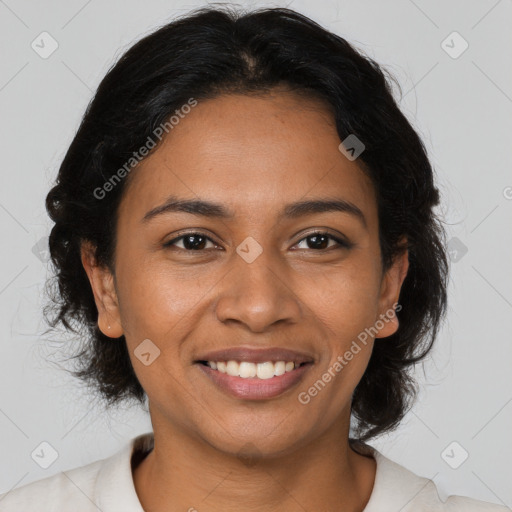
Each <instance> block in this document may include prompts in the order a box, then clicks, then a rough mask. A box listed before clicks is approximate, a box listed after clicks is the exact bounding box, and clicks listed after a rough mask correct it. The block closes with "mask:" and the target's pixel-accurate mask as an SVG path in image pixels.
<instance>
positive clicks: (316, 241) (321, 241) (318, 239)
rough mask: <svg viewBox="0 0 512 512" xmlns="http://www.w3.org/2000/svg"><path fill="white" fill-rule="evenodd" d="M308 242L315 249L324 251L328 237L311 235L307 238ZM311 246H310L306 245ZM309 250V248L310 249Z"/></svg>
mask: <svg viewBox="0 0 512 512" xmlns="http://www.w3.org/2000/svg"><path fill="white" fill-rule="evenodd" d="M308 238H309V240H312V241H313V245H314V246H315V247H314V248H315V249H325V248H326V247H327V245H328V243H329V241H328V237H327V236H325V235H311V236H309V237H308ZM308 245H311V244H308ZM310 248H311V247H310Z"/></svg>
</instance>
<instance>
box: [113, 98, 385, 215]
mask: <svg viewBox="0 0 512 512" xmlns="http://www.w3.org/2000/svg"><path fill="white" fill-rule="evenodd" d="M339 143H340V139H339V136H338V134H337V131H336V127H335V124H334V119H333V116H332V113H331V111H330V109H329V108H328V107H327V106H326V104H324V103H323V102H321V101H319V100H316V99H311V98H306V97H304V96H303V95H297V94H295V93H289V92H273V93H271V94H267V95H251V96H247V95H224V96H219V97H217V98H214V99H208V100H204V101H199V102H198V104H197V105H196V106H195V107H193V108H192V109H191V111H190V112H189V113H188V114H186V115H183V117H182V118H181V119H180V120H179V123H178V124H176V125H174V127H173V128H172V129H171V130H170V132H169V134H168V135H167V136H166V137H165V138H164V139H163V141H162V142H161V143H160V146H159V147H158V148H157V149H156V150H155V151H154V152H153V153H152V154H151V155H150V156H149V157H147V158H146V159H145V160H144V161H142V162H141V163H140V164H139V165H138V166H137V167H136V168H135V169H134V170H132V171H131V173H132V174H131V175H130V176H129V186H128V187H127V188H126V190H125V193H124V197H123V201H122V204H121V208H120V213H121V214H128V215H132V216H138V217H139V218H140V219H141V218H142V217H143V216H144V213H145V212H146V211H148V210H149V209H151V208H154V207H155V206H156V205H158V204H160V203H162V202H164V201H165V200H166V198H167V197H168V196H169V195H171V194H172V195H175V196H179V197H184V198H189V199H198V198H200V199H206V200H212V201H215V202H221V203H224V204H226V205H230V208H231V209H232V210H234V211H236V212H237V213H238V214H240V215H241V216H254V215H259V216H260V217H261V215H262V214H263V213H264V212H274V211H278V210H279V211H280V210H281V209H282V205H283V203H285V202H286V203H288V202H292V201H297V200H300V199H304V198H308V197H310V196H311V197H312V196H315V197H341V198H344V199H346V200H350V201H351V202H353V203H356V204H357V205H358V206H359V208H360V209H361V210H363V211H364V213H365V216H367V217H369V218H371V217H372V216H375V215H376V205H375V196H374V191H373V186H372V184H371V180H370V179H369V178H368V176H366V175H365V173H364V172H363V171H362V169H361V167H360V165H359V163H357V161H349V160H348V159H347V158H346V157H345V156H344V155H343V154H342V153H341V152H340V151H339V149H338V146H339Z"/></svg>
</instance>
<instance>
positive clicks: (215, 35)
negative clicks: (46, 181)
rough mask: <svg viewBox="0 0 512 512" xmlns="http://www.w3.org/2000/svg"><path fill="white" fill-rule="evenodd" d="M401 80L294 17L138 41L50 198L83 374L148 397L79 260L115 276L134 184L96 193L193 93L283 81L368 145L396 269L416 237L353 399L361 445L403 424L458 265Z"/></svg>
mask: <svg viewBox="0 0 512 512" xmlns="http://www.w3.org/2000/svg"><path fill="white" fill-rule="evenodd" d="M391 80H392V81H394V82H396V79H395V78H394V77H393V76H392V75H390V74H389V72H388V71H386V70H384V69H383V68H381V67H380V66H379V65H378V64H377V63H376V62H375V61H374V60H372V59H371V58H369V57H367V56H365V55H364V54H363V53H362V52H361V51H359V50H357V49H355V48H354V47H353V46H351V45H350V44H349V43H348V42H347V41H346V40H345V39H343V38H342V37H340V36H338V35H336V34H334V33H332V32H329V31H327V30H325V29H324V28H322V27H321V26H320V25H318V24H317V23H315V22H314V21H312V20H311V19H309V18H308V17H306V16H304V15H301V14H299V13H297V12H295V11H293V10H290V9H287V8H260V9H258V10H254V11H249V12H243V11H241V10H236V9H234V8H233V7H232V6H224V7H222V8H219V7H212V6H209V7H201V8H199V9H195V10H194V11H191V12H189V13H188V14H187V15H185V16H182V17H180V18H177V19H175V20H173V21H171V22H170V23H168V24H165V25H164V26H162V27H160V28H158V29H157V30H155V31H154V32H152V33H151V34H149V35H147V36H145V37H143V38H142V39H141V40H139V41H138V42H137V43H135V44H134V45H133V46H131V47H130V48H129V49H128V50H127V51H126V52H125V53H124V54H123V55H122V56H121V57H120V59H119V60H118V61H117V63H115V65H113V66H112V67H111V68H110V70H109V71H108V73H107V74H106V75H105V77H104V78H103V80H102V81H101V83H100V85H99V87H98V89H97V91H96V93H95V95H94V97H93V99H92V100H91V102H90V103H89V105H88V107H87V109H86V112H85V114H84V116H83V118H82V121H81V124H80V126H79V129H78V131H77V133H76V135H75V137H74V139H73V141H72V143H71V145H70V146H69V148H68V150H67V153H66V155H65V157H64V159H63V161H62V164H61V165H60V168H59V171H58V176H57V179H56V182H55V184H54V186H53V188H51V190H50V191H49V193H48V195H47V198H46V208H47V211H48V214H49V216H50V218H51V219H52V221H53V222H54V223H55V224H54V226H53V228H52V230H51V234H50V237H49V246H50V255H51V262H52V264H53V266H54V270H55V274H54V280H55V281H56V283H57V284H58V286H56V287H55V288H54V292H53V294H51V295H52V297H51V302H50V305H49V306H48V307H47V308H45V316H46V318H47V322H48V323H49V325H50V326H51V327H53V328H55V327H56V326H57V324H59V323H61V324H62V325H63V326H64V327H65V329H67V330H69V331H71V332H74V333H79V334H80V339H79V342H80V343H81V345H80V350H79V352H78V353H77V354H76V355H74V356H73V359H75V360H76V362H77V363H78V367H76V368H75V369H74V370H73V371H72V374H73V375H74V376H76V377H79V378H81V379H84V380H85V381H87V382H88V383H89V385H91V386H92V387H93V389H95V390H96V391H97V393H98V396H100V397H101V398H103V399H105V400H106V403H107V405H108V406H112V405H114V404H116V403H118V402H120V401H122V400H124V399H134V400H135V401H137V402H140V403H143V402H144V401H145V399H146V395H145V392H144V390H143V388H142V387H141V385H140V383H139V381H138V379H137V377H136V375H135V372H134V370H133V367H132V365H131V362H130V358H129V354H128V350H127V346H126V342H125V340H124V336H122V337H121V338H122V339H121V338H120V339H119V340H118V341H116V342H114V343H113V342H112V339H111V338H109V337H107V336H105V335H104V334H103V333H102V332H101V331H100V330H99V328H98V325H97V320H98V311H97V308H96V305H95V301H94V297H93V293H92V289H91V286H90V283H89V280H88V278H87V275H86V273H85V270H84V268H83V266H82V263H81V258H80V247H81V244H82V243H83V242H84V241H89V242H91V243H92V244H93V246H94V248H95V254H96V260H97V262H98V263H99V264H101V265H106V266H107V267H108V268H110V269H111V270H112V271H113V270H114V250H115V244H116V232H115V226H116V216H117V211H118V205H119V203H120V200H121V197H122V195H123V191H124V190H125V189H126V182H127V179H124V180H122V181H121V182H120V183H119V184H117V185H116V186H115V187H114V188H113V190H112V191H110V192H109V193H108V194H107V195H106V197H104V198H102V199H98V197H96V195H95V194H93V191H94V190H95V189H97V188H98V187H102V186H103V185H104V183H105V181H106V180H109V179H110V178H111V177H112V176H113V175H114V174H115V172H116V171H117V170H118V169H119V168H120V167H121V166H122V165H123V163H125V162H126V161H127V160H128V159H129V158H130V157H131V156H132V154H133V152H134V151H136V150H137V149H138V148H140V147H141V146H143V145H144V143H145V142H146V141H147V139H148V137H149V136H151V135H152V134H153V133H154V130H155V129H156V128H157V127H158V126H160V125H161V124H162V123H164V122H165V121H166V119H168V118H169V116H170V115H172V114H173V113H174V112H175V111H176V110H177V109H179V108H180V106H181V105H183V104H185V103H187V100H188V99H189V98H191V97H193V98H195V99H196V100H201V99H207V98H208V99H210V98H215V97H216V96H218V95H221V94H230V93H241V94H252V93H265V92H268V91H269V90H271V89H272V88H274V87H277V86H282V85H284V86H285V87H287V88H288V89H289V90H293V91H296V92H298V93H301V94H306V95H308V96H310V97H314V98H320V99H322V100H323V101H324V102H325V104H327V105H328V106H329V107H330V110H331V112H332V115H333V117H334V120H335V123H336V129H337V132H338V134H339V137H340V141H342V140H344V139H345V138H346V137H347V136H348V135H350V134H356V135H357V137H358V138H359V139H360V140H361V141H362V142H363V143H364V145H365V151H364V152H363V153H362V154H361V156H360V157H359V159H358V163H360V167H361V168H362V170H363V171H364V172H365V173H367V175H368V176H369V177H370V178H371V180H372V183H373V186H374V188H375V191H376V197H377V206H378V215H379V241H380V248H381V258H382V263H383V268H384V270H386V269H387V268H389V266H390V265H391V264H392V262H393V260H394V258H395V257H396V256H397V255H398V254H400V253H401V252H402V251H403V249H404V247H403V246H401V245H400V239H401V238H402V237H403V236H405V237H407V249H408V251H409V271H408V274H407V276H406V278H405V280H404V283H403V285H402V289H401V293H400V297H399V302H400V304H401V306H402V308H401V310H400V311H399V312H397V316H398V319H399V323H400V326H399V328H398V330H397V332H396V333H395V334H393V335H392V336H389V337H388V338H386V340H385V342H382V343H379V342H377V343H375V345H374V349H373V352H372V355H371V358H370V361H369V364H368V367H367V369H366V371H365V373H364V375H363V377H362V379H361V381H360V382H359V384H358V385H357V387H356V389H355V391H354V394H353V397H352V419H353V420H354V425H353V429H354V430H353V433H354V436H355V437H354V439H359V440H361V441H365V440H367V439H369V438H371V437H374V436H377V435H380V434H382V433H384V432H388V431H391V430H392V429H394V428H395V427H396V426H397V425H398V424H399V422H400V420H401V419H402V418H403V416H404V415H405V414H406V412H407V411H408V410H409V408H410V406H411V405H412V402H413V399H414V398H415V396H416V393H417V384H416V383H415V380H414V379H413V378H412V376H411V369H412V368H413V366H414V364H415V363H417V362H418V361H420V360H422V359H423V358H424V357H425V356H426V355H427V354H428V352H429V351H430V350H431V348H432V345H433V343H434V340H435V338H436V336H437V333H438V329H439V327H440V323H441V321H442V318H443V316H444V315H445V312H446V302H447V294H446V288H447V276H448V260H447V256H446V253H445V236H446V235H445V232H444V230H443V228H442V224H441V221H440V219H439V218H438V217H437V216H436V214H435V213H434V207H435V206H436V205H438V204H439V201H440V197H439V191H438V189H437V188H436V187H435V185H434V177H433V169H432V166H431V164H430V162H429V159H428V156H427V152H426V149H425V147H424V144H423V143H422V141H421V139H420V137H419V135H418V134H417V133H416V131H415V130H414V129H413V127H412V126H411V124H410V123H409V122H408V121H407V119H406V117H405V116H404V115H403V114H402V112H401V111H400V109H399V107H398V106H397V103H396V102H395V100H394V98H393V93H392V87H391ZM397 85H398V87H399V89H400V86H399V84H397ZM73 324H75V326H73Z"/></svg>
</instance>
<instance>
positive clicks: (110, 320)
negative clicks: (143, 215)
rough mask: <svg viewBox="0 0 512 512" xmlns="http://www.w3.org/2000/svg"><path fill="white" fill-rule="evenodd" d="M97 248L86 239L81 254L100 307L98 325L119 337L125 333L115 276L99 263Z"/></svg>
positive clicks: (112, 335) (113, 336)
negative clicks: (97, 260)
mask: <svg viewBox="0 0 512 512" xmlns="http://www.w3.org/2000/svg"><path fill="white" fill-rule="evenodd" d="M95 249H96V248H95V247H94V246H93V245H92V244H91V243H90V242H88V241H85V242H83V243H82V245H81V247H80V254H81V260H82V265H83V266H84V269H85V272H86V273H87V276H88V278H89V282H90V283H91V288H92V292H93V294H94V301H95V302H96V308H97V309H98V327H99V328H100V330H101V332H102V333H103V334H105V336H109V337H110V338H119V337H120V336H122V335H123V328H122V326H121V317H120V314H119V302H118V299H117V294H116V291H115V286H114V277H113V275H112V273H111V272H110V270H109V269H107V268H106V267H104V266H100V265H98V264H97V262H96V256H95V254H96V250H95Z"/></svg>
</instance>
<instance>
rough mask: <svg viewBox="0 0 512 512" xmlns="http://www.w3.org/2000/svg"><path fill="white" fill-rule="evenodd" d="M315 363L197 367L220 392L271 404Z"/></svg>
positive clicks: (210, 363) (208, 364)
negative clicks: (267, 401) (270, 400)
mask: <svg viewBox="0 0 512 512" xmlns="http://www.w3.org/2000/svg"><path fill="white" fill-rule="evenodd" d="M313 364H314V363H313V361H284V360H278V361H262V362H256V361H237V360H235V359H230V360H227V361H219V360H217V361H213V360H199V361H196V364H195V366H196V367H197V368H198V369H199V370H200V371H201V373H202V374H203V375H204V376H205V377H207V379H208V381H209V382H210V383H211V384H213V385H214V386H215V387H216V388H217V389H218V390H219V391H221V392H222V393H224V394H226V395H228V396H230V397H232V398H239V399H243V400H268V399H271V398H275V397H278V396H281V395H283V394H284V393H285V392H289V391H291V390H292V388H294V387H295V386H297V385H298V383H299V382H300V381H301V380H302V379H303V378H304V375H305V374H306V372H308V371H309V369H310V368H311V367H312V366H313Z"/></svg>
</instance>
